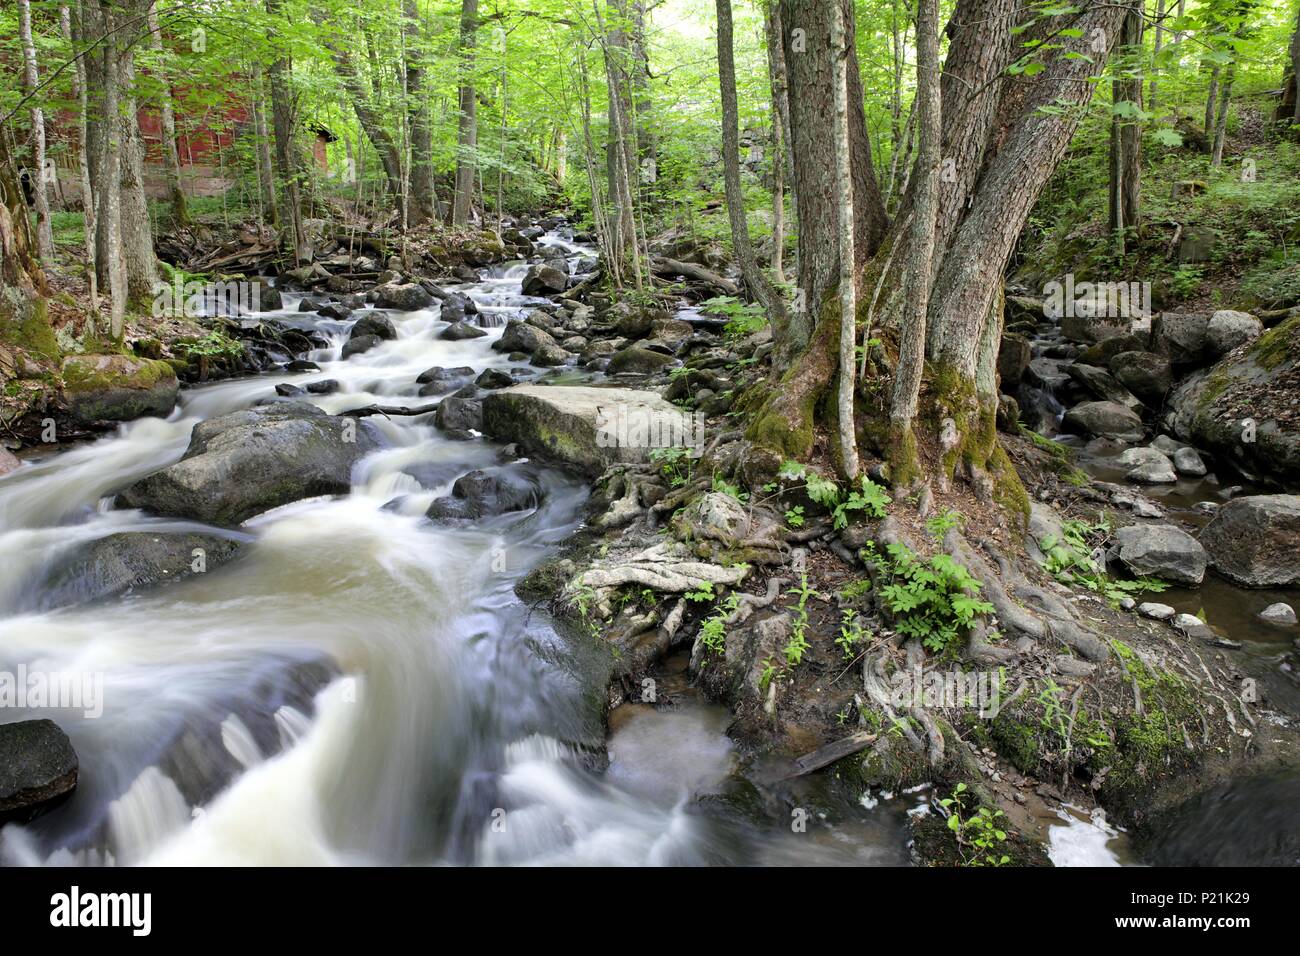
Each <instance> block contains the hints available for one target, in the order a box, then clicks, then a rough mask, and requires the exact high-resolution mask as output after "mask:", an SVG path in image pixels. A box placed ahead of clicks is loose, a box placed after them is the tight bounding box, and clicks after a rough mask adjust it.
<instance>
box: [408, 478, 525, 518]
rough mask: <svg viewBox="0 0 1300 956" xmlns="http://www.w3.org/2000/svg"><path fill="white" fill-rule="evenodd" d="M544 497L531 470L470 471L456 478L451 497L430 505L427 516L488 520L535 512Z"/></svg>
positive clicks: (440, 499)
mask: <svg viewBox="0 0 1300 956" xmlns="http://www.w3.org/2000/svg"><path fill="white" fill-rule="evenodd" d="M542 497H543V491H542V486H541V482H540V481H538V478H537V475H536V473H535V472H534V471H532V470H523V469H510V470H501V471H498V472H495V473H491V472H487V471H471V472H470V473H469V474H467V475H462V476H461V477H460V478H457V479H456V482H455V484H453V485H452V486H451V495H450V496H448V497H444V498H439V499H438V500H437V501H435V502H434V503H433V504H432V505H430V507H429V510H428V512H427V515H428V517H430V518H432V519H434V520H436V521H445V520H472V519H477V518H487V517H491V516H493V515H500V514H507V513H509V512H511V511H525V510H527V509H529V508H536V507H537V506H538V505H539V504H541V502H542Z"/></svg>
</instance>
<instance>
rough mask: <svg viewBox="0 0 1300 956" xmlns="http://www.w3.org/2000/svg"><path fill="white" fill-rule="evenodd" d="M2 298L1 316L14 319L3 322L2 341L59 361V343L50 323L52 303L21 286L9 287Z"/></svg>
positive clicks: (0, 336) (0, 327)
mask: <svg viewBox="0 0 1300 956" xmlns="http://www.w3.org/2000/svg"><path fill="white" fill-rule="evenodd" d="M0 295H2V296H3V298H2V299H0V315H6V316H12V317H13V319H14V320H13V321H5V322H0V330H2V331H0V341H3V342H4V343H5V344H6V345H13V346H16V347H18V348H21V349H23V350H24V351H27V352H29V353H31V354H33V355H37V356H41V357H43V358H47V359H49V360H51V361H55V362H57V361H58V360H59V356H60V350H59V343H58V340H57V339H56V338H55V336H54V329H53V328H52V327H51V326H50V313H49V305H48V303H47V302H46V301H45V299H43V298H40V297H32V296H27V295H25V294H24V293H22V292H21V291H19V290H18V289H12V288H11V289H5V290H4V291H3V293H0Z"/></svg>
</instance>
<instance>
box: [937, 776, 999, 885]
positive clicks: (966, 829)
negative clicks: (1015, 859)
mask: <svg viewBox="0 0 1300 956" xmlns="http://www.w3.org/2000/svg"><path fill="white" fill-rule="evenodd" d="M969 799H970V794H969V793H968V792H967V789H966V784H964V783H959V784H957V786H956V787H954V788H953V791H952V796H951V797H948V798H946V799H943V800H940V801H939V805H940V806H941V807H943V808H944V810H946V811H947V812H948V829H949V830H951V831H952V833H953V836H954V837H956V839H957V847H958V849H959V851H960V852H961V856H962V863H963V865H965V866H1005V865H1006V864H1007V863H1010V862H1011V857H1009V856H1007V855H1006V854H1005V853H998V852H997V850H998V847H999V846H1000V844H1002V843H1004V842H1005V841H1006V839H1007V834H1006V831H1005V830H1003V829H1002V828H1001V825H1000V821H1001V820H1002V818H1003V816H1004V814H1003V813H1002V811H1001V810H990V809H989V808H988V807H985V806H977V807H976V808H975V810H974V811H973V812H972V813H970V814H969V815H965V814H966V812H967V811H966V801H967V800H969Z"/></svg>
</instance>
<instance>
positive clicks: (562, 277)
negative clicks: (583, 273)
mask: <svg viewBox="0 0 1300 956" xmlns="http://www.w3.org/2000/svg"><path fill="white" fill-rule="evenodd" d="M568 287H569V274H568V273H567V272H565V271H564V270H563V269H560V268H557V267H556V266H554V265H551V264H549V263H545V262H543V263H542V264H540V265H535V266H533V267H531V268H530V269H529V270H528V271H527V272H526V273H524V282H523V293H524V295H534V296H545V295H559V294H560V293H561V292H563V291H564V290H565V289H567V288H568Z"/></svg>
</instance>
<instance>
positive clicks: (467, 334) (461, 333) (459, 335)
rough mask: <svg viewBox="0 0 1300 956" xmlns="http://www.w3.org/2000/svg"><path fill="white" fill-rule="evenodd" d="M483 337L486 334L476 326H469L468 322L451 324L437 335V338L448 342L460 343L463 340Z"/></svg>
mask: <svg viewBox="0 0 1300 956" xmlns="http://www.w3.org/2000/svg"><path fill="white" fill-rule="evenodd" d="M485 335H487V332H485V331H484V330H483V329H480V328H479V327H478V326H477V325H470V324H469V323H468V322H453V323H452V324H451V325H449V326H447V327H446V328H445V329H443V330H442V331H441V332H439V333H438V338H440V339H446V340H447V341H448V342H460V341H462V340H463V339H481V338H483V336H485Z"/></svg>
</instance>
